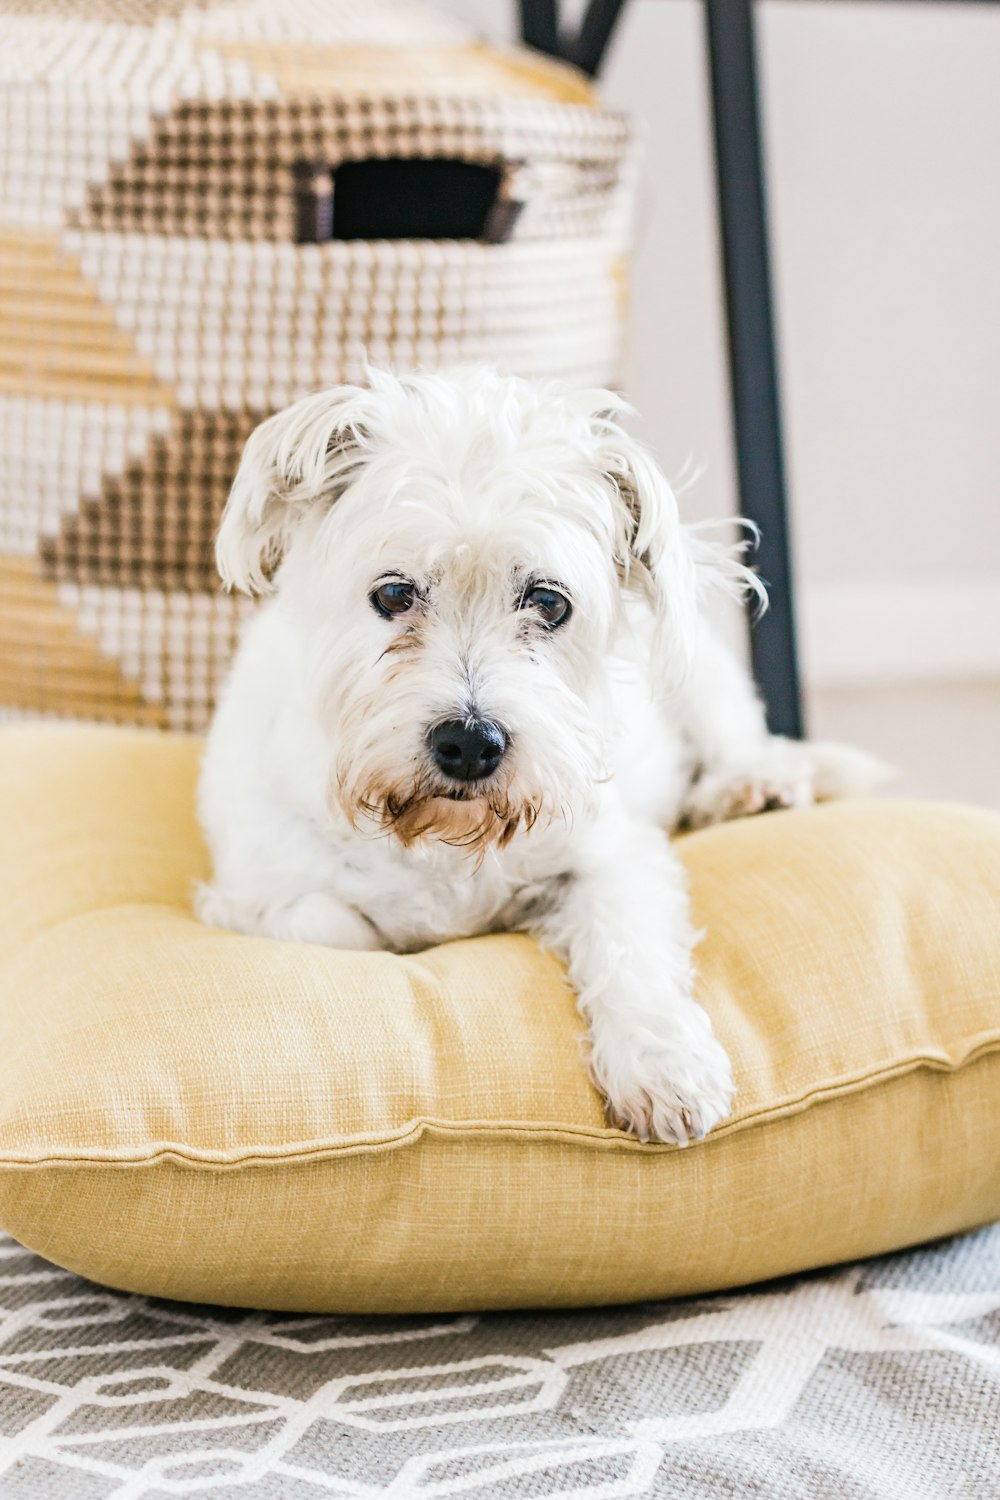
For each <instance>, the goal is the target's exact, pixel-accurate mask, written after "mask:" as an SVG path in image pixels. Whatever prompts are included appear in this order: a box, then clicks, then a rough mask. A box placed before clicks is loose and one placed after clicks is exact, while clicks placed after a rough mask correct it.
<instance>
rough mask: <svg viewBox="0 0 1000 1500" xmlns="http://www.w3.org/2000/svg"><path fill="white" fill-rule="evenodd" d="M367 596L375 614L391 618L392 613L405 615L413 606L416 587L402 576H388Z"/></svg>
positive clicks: (386, 618) (387, 618)
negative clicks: (388, 577)
mask: <svg viewBox="0 0 1000 1500" xmlns="http://www.w3.org/2000/svg"><path fill="white" fill-rule="evenodd" d="M368 598H369V600H370V602H371V606H372V609H374V610H375V611H376V613H377V614H380V615H381V616H382V617H383V619H385V620H391V619H392V617H393V615H405V614H406V612H407V610H408V609H412V608H413V601H414V599H415V598H416V589H415V588H414V587H413V584H412V583H407V581H406V580H405V579H403V578H390V579H388V580H387V581H386V582H385V583H380V584H379V586H378V588H377V589H376V590H375V591H374V593H372V594H369V596H368Z"/></svg>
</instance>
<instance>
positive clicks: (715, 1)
mask: <svg viewBox="0 0 1000 1500" xmlns="http://www.w3.org/2000/svg"><path fill="white" fill-rule="evenodd" d="M519 3H520V10H521V32H522V36H523V38H524V40H525V41H526V42H527V43H528V44H529V45H530V46H534V47H537V48H539V49H540V50H541V51H543V52H548V53H550V54H551V55H553V56H557V57H563V58H566V59H567V60H569V61H572V62H575V63H577V65H578V66H579V67H581V68H583V69H584V71H586V72H587V73H589V74H591V75H592V76H593V75H595V74H596V73H597V71H598V69H599V68H600V65H601V60H602V58H603V56H604V53H605V50H606V48H607V45H608V43H609V41H610V39H611V35H612V32H613V30H614V26H615V22H616V21H617V20H618V18H619V16H620V14H621V11H622V9H623V5H624V0H590V3H589V5H588V7H587V10H586V12H585V14H584V18H583V21H582V23H581V26H580V30H579V32H578V33H577V34H576V36H572V35H567V34H566V33H565V32H562V33H561V32H560V28H559V6H558V0H519ZM703 4H704V9H705V22H706V34H707V44H708V63H709V77H710V82H711V92H712V116H713V123H714V130H715V162H716V188H717V194H718V205H719V227H720V232H721V238H722V253H723V270H724V278H725V288H726V310H727V324H728V334H729V371H730V389H731V398H732V407H733V425H734V436H735V444H736V467H737V476H738V481H739V495H740V509H741V511H742V513H743V515H745V516H746V517H747V518H748V519H749V520H751V521H753V522H755V524H756V525H757V526H758V527H759V528H760V534H761V541H760V548H759V550H758V553H757V559H756V562H757V567H758V570H759V572H760V574H761V577H762V578H763V579H764V580H765V582H766V583H767V585H768V590H769V594H770V608H769V609H768V612H767V614H765V615H763V616H762V617H761V618H760V619H759V620H758V621H757V623H756V625H755V626H754V627H753V629H752V630H751V632H750V652H751V657H752V661H753V670H754V676H755V677H756V679H757V683H758V686H759V687H760V690H761V694H762V696H763V699H764V702H765V704H766V706H767V716H768V723H769V725H770V727H771V729H772V730H773V731H774V732H775V733H776V734H788V735H794V736H800V735H801V734H802V732H803V715H802V700H801V692H800V688H799V673H798V657H797V651H796V643H795V614H794V601H793V592H792V569H791V549H790V543H789V527H788V502H787V495H786V488H785V468H784V448H783V443H782V434H781V413H780V401H779V386H778V361H777V351H776V344H775V335H774V316H773V304H772V295H771V271H770V255H769V251H768V236H767V208H766V195H765V189H764V170H763V153H762V149H761V128H760V109H759V103H758V89H757V56H756V43H755V37H754V17H753V0H703Z"/></svg>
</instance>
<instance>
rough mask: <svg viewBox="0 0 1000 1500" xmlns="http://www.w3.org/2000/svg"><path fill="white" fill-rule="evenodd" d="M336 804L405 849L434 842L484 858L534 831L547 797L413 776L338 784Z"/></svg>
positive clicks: (356, 823) (356, 821)
mask: <svg viewBox="0 0 1000 1500" xmlns="http://www.w3.org/2000/svg"><path fill="white" fill-rule="evenodd" d="M338 801H339V803H340V805H341V806H342V807H343V809H344V811H345V812H346V813H347V816H348V817H349V818H350V820H351V823H352V825H353V826H354V827H355V828H360V827H361V825H362V823H363V822H367V823H369V824H372V823H374V824H375V825H376V826H377V827H378V828H379V829H380V830H381V831H382V832H384V833H388V834H391V835H392V836H393V837H394V838H397V839H399V841H400V843H402V844H404V845H407V846H408V845H411V844H417V843H419V842H421V841H422V840H425V839H436V840H437V841H438V842H440V843H442V844H451V845H452V846H454V847H457V848H461V849H466V850H468V851H469V852H470V853H474V854H477V855H478V856H479V857H480V858H482V857H483V856H484V855H485V854H486V852H487V850H488V849H491V848H496V849H503V848H505V847H506V845H507V844H509V843H510V841H511V839H512V838H513V837H514V835H515V833H517V831H518V829H519V828H523V829H524V830H525V831H526V832H527V831H530V829H532V828H533V827H534V825H535V824H536V823H537V821H538V819H539V817H540V816H541V815H542V812H543V799H542V798H541V797H539V798H537V799H532V798H530V797H526V796H517V795H515V794H514V793H513V791H512V789H511V788H510V787H509V786H502V785H493V784H491V783H489V782H487V783H486V784H484V785H483V786H482V787H480V788H477V787H476V786H475V785H473V786H472V787H470V788H469V789H468V790H466V789H463V788H456V787H449V786H447V785H446V784H445V783H443V782H441V781H440V780H438V779H430V778H423V777H419V776H418V777H416V778H413V779H412V780H411V781H410V782H409V783H406V784H395V785H387V784H385V783H384V782H382V781H369V782H366V783H364V784H363V785H361V786H360V787H358V788H357V789H348V788H346V787H345V786H344V784H343V782H340V784H339V786H338Z"/></svg>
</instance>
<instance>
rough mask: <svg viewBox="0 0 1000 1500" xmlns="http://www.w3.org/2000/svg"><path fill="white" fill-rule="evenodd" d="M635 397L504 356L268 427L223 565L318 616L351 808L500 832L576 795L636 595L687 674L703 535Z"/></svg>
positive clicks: (656, 667)
mask: <svg viewBox="0 0 1000 1500" xmlns="http://www.w3.org/2000/svg"><path fill="white" fill-rule="evenodd" d="M622 410H623V403H622V402H621V401H620V400H619V399H618V398H617V397H616V396H614V395H613V394H611V393H610V392H608V391H584V392H577V391H571V390H569V389H566V388H564V387H561V386H558V385H556V384H553V383H550V382H544V383H542V382H531V381H526V380H521V379H517V378H513V377H506V376H501V375H499V374H497V373H496V372H495V371H493V370H490V369H486V368H475V369H463V370H458V371H451V372H444V373H427V372H420V373H417V374H414V375H409V376H405V377H401V378H399V377H396V376H394V375H390V374H387V373H384V372H380V371H372V372H370V375H369V384H368V385H367V386H365V387H360V386H342V387H339V388H336V389H333V390H330V391H324V392H320V393H319V394H317V395H314V396H308V397H306V398H305V399H304V400H302V401H299V402H297V403H296V404H295V405H294V406H292V407H290V408H289V409H288V410H287V411H283V412H279V413H278V414H277V415H276V416H274V417H271V418H270V419H269V420H268V421H266V422H264V423H263V424H262V425H261V426H260V427H259V428H258V429H257V431H256V432H255V433H254V434H253V435H252V437H251V438H250V440H249V442H248V443H247V446H246V450H245V453H244V456H243V460H242V463H241V464H240V468H239V472H238V473H237V476H236V480H235V482H234V484H233V489H232V493H231V495H230V498H229V502H228V504H227V506H226V510H225V513H224V515H223V518H222V525H221V528H220V531H219V537H218V544H217V557H218V563H219V570H220V572H221V574H222V577H223V580H224V581H225V583H226V584H227V585H228V586H230V587H238V588H241V589H244V590H246V591H247V592H265V591H269V590H271V589H273V588H277V589H278V591H279V595H280V600H281V606H282V607H283V608H285V609H287V610H289V611H292V612H294V615H295V616H296V619H297V622H298V623H299V624H300V625H301V627H302V628H301V632H300V633H301V637H302V640H303V642H304V650H305V651H306V652H307V654H308V662H307V664H306V665H307V669H308V679H309V682H310V685H311V687H310V691H311V694H312V698H313V702H314V704H315V707H316V711H317V712H318V714H319V716H320V719H321V722H322V723H323V724H324V726H325V727H326V729H327V731H328V733H329V737H330V742H331V746H332V747H333V748H332V752H331V768H330V770H331V779H330V785H331V795H332V796H333V797H335V798H336V799H337V800H338V801H339V803H340V805H341V806H342V807H343V808H344V810H345V811H346V812H347V813H348V815H349V816H350V817H351V818H352V820H354V821H355V823H358V824H361V823H362V822H363V821H364V820H366V819H373V820H375V822H376V823H378V824H379V825H381V826H382V827H384V828H387V829H389V830H391V831H392V832H393V833H395V834H396V835H397V836H398V837H399V838H400V839H402V840H404V841H405V842H412V841H415V840H417V839H419V838H422V837H425V836H433V837H437V838H440V839H443V840H445V841H447V842H450V843H456V844H467V845H469V846H470V847H475V848H477V849H479V850H483V849H485V848H486V847H488V846H489V845H490V844H498V845H503V844H504V843H505V842H506V841H507V840H509V838H510V837H511V836H512V834H513V833H514V832H515V831H516V829H517V828H518V827H519V826H525V827H530V826H531V825H532V824H533V823H534V822H535V821H536V820H537V819H539V818H543V819H551V818H554V817H559V816H567V815H569V814H570V813H571V812H572V810H573V809H574V808H577V807H579V806H580V805H581V802H585V801H586V799H587V798H588V795H590V794H592V791H593V788H594V786H595V785H596V784H597V782H598V781H599V780H600V779H601V777H602V776H603V775H604V773H605V763H604V752H605V736H606V732H607V730H608V729H609V728H610V727H611V726H609V724H608V707H607V687H608V669H609V649H610V647H611V645H612V642H613V640H614V638H615V636H616V634H617V633H618V632H619V631H620V630H621V629H622V628H623V623H624V619H625V606H626V603H627V601H628V600H629V599H633V600H635V601H640V602H641V606H642V608H643V609H644V610H645V612H646V613H647V615H648V616H649V620H650V621H651V625H650V627H649V628H650V629H651V631H652V647H651V650H652V656H653V671H654V673H655V675H656V676H657V678H658V679H659V680H660V681H661V682H662V683H663V684H664V685H668V684H670V683H672V682H677V681H679V680H680V679H681V678H682V677H683V674H684V671H685V669H686V667H687V664H688V662H689V661H690V658H691V653H692V651H693V646H694V637H695V630H696V623H697V597H696V596H697V587H698V581H697V575H698V572H699V569H698V566H697V563H698V558H697V550H698V547H701V549H702V551H704V550H705V549H704V548H703V544H694V543H693V542H692V540H691V538H690V537H689V536H688V535H687V534H686V533H685V531H684V529H683V528H682V527H681V526H680V523H679V520H678V514H677V506H676V502H675V500H674V497H673V495H672V493H671V491H670V488H669V486H668V485H667V483H666V481H665V479H664V478H663V476H662V475H661V474H660V472H659V470H658V469H657V467H656V465H655V464H654V463H653V461H652V459H651V458H650V457H649V455H648V454H647V453H646V452H645V451H644V450H643V449H642V448H641V447H640V446H639V445H638V444H637V443H636V442H635V441H634V440H633V439H632V438H630V437H629V436H628V435H627V434H626V433H625V431H624V430H623V429H622V427H621V426H620V425H619V421H618V416H619V414H620V412H621V411H622ZM706 555H707V554H706ZM728 570H729V572H730V574H731V575H733V576H737V575H739V574H741V571H742V570H740V569H739V565H738V564H735V563H730V564H728ZM739 581H740V582H745V580H744V579H743V578H742V577H740V579H739ZM640 628H641V627H640Z"/></svg>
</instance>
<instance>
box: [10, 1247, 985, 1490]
mask: <svg viewBox="0 0 1000 1500" xmlns="http://www.w3.org/2000/svg"><path fill="white" fill-rule="evenodd" d="M0 1309H2V1312H0V1434H2V1436H0V1496H2V1497H3V1500H29V1497H30V1500H167V1497H169V1496H176V1495H202V1496H210V1497H216V1500H330V1497H336V1496H342V1497H347V1496H351V1497H379V1500H444V1497H446V1496H447V1497H453V1496H457V1497H460V1500H494V1497H496V1500H514V1497H529V1496H538V1497H545V1500H555V1497H559V1496H562V1497H566V1500H617V1497H627V1496H645V1495H650V1496H663V1497H670V1500H674V1497H677V1500H688V1497H699V1500H701V1497H706V1500H716V1497H723V1496H726V1497H740V1500H742V1497H745V1496H763V1497H766V1500H813V1497H824V1500H825V1497H836V1500H872V1497H876V1500H882V1497H886V1500H946V1497H950V1496H963V1497H970V1500H971V1497H975V1500H988V1497H989V1500H993V1497H996V1496H998V1495H1000V1443H998V1437H1000V1347H998V1346H1000V1226H998V1227H997V1228H995V1229H992V1230H983V1231H981V1232H979V1233H978V1234H974V1235H969V1236H966V1237H964V1238H962V1239H957V1240H949V1241H945V1242H943V1243H941V1244H937V1245H933V1246H930V1247H929V1248H926V1249H923V1250H919V1251H915V1252H912V1253H910V1254H904V1255H894V1256H888V1257H886V1258H884V1259H881V1260H875V1261H870V1262H866V1263H864V1264H861V1265H857V1266H850V1267H847V1268H840V1269H838V1270H836V1271H833V1272H827V1273H817V1274H814V1275H811V1276H802V1277H796V1278H794V1279H790V1280H788V1281H782V1282H775V1283H771V1284H769V1285H767V1286H762V1287H756V1288H753V1289H752V1290H750V1291H747V1292H740V1293H727V1294H725V1295H721V1296H718V1297H710V1298H702V1299H693V1300H688V1301H682V1302H661V1303H646V1304H643V1305H640V1306H633V1307H620V1308H604V1309H599V1310H596V1311H594V1310H590V1311H581V1312H559V1313H519V1314H510V1313H504V1314H495V1313H492V1314H488V1315H486V1316H482V1317H463V1316H455V1317H439V1318H406V1319H388V1318H345V1317H337V1318H319V1317H301V1316H295V1317H293V1316H282V1315H278V1314H269V1313H263V1314H261V1313H246V1312H232V1311H226V1310H224V1309H219V1308H206V1307H192V1306H188V1305H186V1304H182V1303H170V1302H159V1301H155V1300H153V1299H150V1298H145V1297H133V1296H126V1295H123V1294H119V1293H115V1292H108V1291H105V1290H103V1289H102V1288H100V1287H96V1286H93V1285H91V1284H90V1283H89V1282H85V1281H81V1280H80V1279H79V1278H78V1277H75V1276H71V1275H69V1274H67V1273H66V1272H63V1271H59V1270H57V1269H56V1268H55V1267H53V1266H50V1265H48V1264H47V1263H46V1262H45V1261H42V1260H40V1259H39V1258H38V1257H37V1256H35V1255H31V1254H29V1253H28V1252H27V1251H25V1250H22V1249H21V1248H20V1246H18V1245H16V1244H15V1243H14V1242H13V1241H12V1240H9V1239H7V1238H5V1237H2V1236H0Z"/></svg>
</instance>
